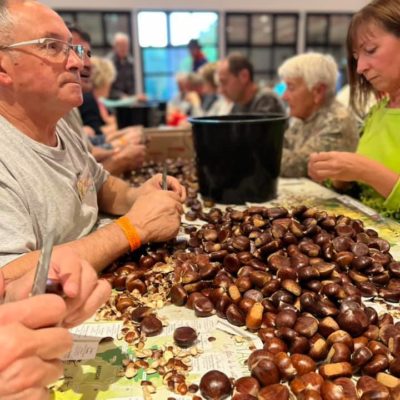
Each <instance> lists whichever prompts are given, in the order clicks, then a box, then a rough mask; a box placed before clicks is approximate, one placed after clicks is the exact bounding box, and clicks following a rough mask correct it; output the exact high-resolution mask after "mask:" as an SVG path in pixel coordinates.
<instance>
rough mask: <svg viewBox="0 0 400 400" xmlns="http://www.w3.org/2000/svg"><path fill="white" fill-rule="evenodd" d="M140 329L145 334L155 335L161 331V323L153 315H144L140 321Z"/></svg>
mask: <svg viewBox="0 0 400 400" xmlns="http://www.w3.org/2000/svg"><path fill="white" fill-rule="evenodd" d="M140 329H141V332H142V333H144V334H145V335H146V336H156V335H158V334H159V333H161V331H162V323H161V321H160V320H159V319H158V318H156V317H154V316H148V317H144V318H143V319H142V322H141V323H140Z"/></svg>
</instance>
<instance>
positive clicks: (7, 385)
mask: <svg viewBox="0 0 400 400" xmlns="http://www.w3.org/2000/svg"><path fill="white" fill-rule="evenodd" d="M0 281H2V277H1V279H0ZM0 286H1V283H0ZM66 312H67V310H66V305H65V302H64V300H63V299H62V298H61V297H59V296H56V295H52V294H46V295H41V296H35V297H32V298H29V299H25V300H20V301H16V302H14V303H9V304H3V305H1V306H0V341H1V343H2V345H1V358H0V398H1V399H2V400H25V399H30V400H43V399H47V398H49V393H48V390H47V389H46V386H47V385H49V384H50V383H52V382H54V381H56V380H57V379H58V378H59V377H60V376H61V375H62V374H63V372H64V368H63V365H62V363H61V361H59V358H61V357H62V356H63V355H64V354H65V353H67V352H68V351H69V350H70V349H71V346H72V336H71V334H70V333H69V332H68V330H67V329H65V328H60V327H55V326H56V325H58V324H59V323H60V322H61V321H62V319H63V318H64V316H65V314H66Z"/></svg>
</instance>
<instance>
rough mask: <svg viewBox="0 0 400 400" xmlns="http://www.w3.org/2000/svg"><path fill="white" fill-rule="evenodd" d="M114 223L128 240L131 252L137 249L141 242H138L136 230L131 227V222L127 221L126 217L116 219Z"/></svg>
mask: <svg viewBox="0 0 400 400" xmlns="http://www.w3.org/2000/svg"><path fill="white" fill-rule="evenodd" d="M115 223H116V224H117V225H118V226H119V227H120V228H121V229H122V231H123V232H124V235H125V236H126V238H127V239H128V242H129V246H130V248H131V251H134V250H136V249H138V248H139V247H140V246H141V245H142V242H141V240H140V237H139V235H138V233H137V230H136V228H135V227H134V226H133V225H132V223H131V221H130V220H129V218H128V217H121V218H118V219H117V220H116V221H115Z"/></svg>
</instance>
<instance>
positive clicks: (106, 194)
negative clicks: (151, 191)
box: [98, 176, 137, 215]
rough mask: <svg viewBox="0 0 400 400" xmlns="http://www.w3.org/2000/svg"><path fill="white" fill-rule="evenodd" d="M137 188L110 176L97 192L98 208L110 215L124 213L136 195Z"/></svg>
mask: <svg viewBox="0 0 400 400" xmlns="http://www.w3.org/2000/svg"><path fill="white" fill-rule="evenodd" d="M136 192H137V189H136V188H132V187H130V186H129V185H128V184H127V183H126V182H124V181H123V180H122V179H119V178H116V177H114V176H110V177H109V178H108V179H107V181H106V182H105V183H104V185H103V187H102V188H101V189H100V191H99V193H98V203H99V210H100V211H102V212H105V213H108V214H112V215H123V214H126V213H127V212H128V211H129V210H130V208H131V207H132V204H133V203H134V201H135V199H136V197H137V195H136Z"/></svg>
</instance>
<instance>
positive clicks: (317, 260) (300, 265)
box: [108, 200, 400, 400]
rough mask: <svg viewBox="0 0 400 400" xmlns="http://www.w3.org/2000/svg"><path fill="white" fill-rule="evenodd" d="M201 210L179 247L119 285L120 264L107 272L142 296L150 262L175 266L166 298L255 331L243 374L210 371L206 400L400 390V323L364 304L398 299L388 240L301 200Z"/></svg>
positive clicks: (328, 397) (368, 397)
mask: <svg viewBox="0 0 400 400" xmlns="http://www.w3.org/2000/svg"><path fill="white" fill-rule="evenodd" d="M193 201H194V200H193ZM193 204H195V203H193ZM198 214H199V215H198V216H200V217H201V218H202V219H203V220H205V222H206V223H205V224H204V225H203V226H202V227H201V228H200V229H197V228H196V227H190V228H187V233H188V235H189V239H188V241H187V244H186V245H185V246H184V248H182V247H181V248H174V249H172V250H171V251H170V252H168V254H167V253H165V250H163V251H164V253H163V252H159V253H156V252H153V253H149V254H146V255H142V256H141V258H140V260H141V261H140V260H139V261H138V262H136V263H133V264H131V267H132V268H131V270H130V271H129V272H128V273H126V274H125V276H124V277H123V278H122V280H124V284H121V282H119V279H121V277H120V275H121V274H119V275H118V273H117V271H118V269H117V270H116V271H114V272H113V273H112V274H111V276H110V275H109V276H108V279H110V281H113V280H114V282H112V283H113V286H114V287H115V288H117V289H118V290H120V291H124V290H125V291H124V292H123V293H122V294H123V295H127V293H130V292H132V291H135V290H137V291H140V293H141V295H143V296H145V295H146V291H147V289H148V285H149V283H148V278H149V277H151V276H152V272H151V271H152V268H154V267H155V266H157V265H159V264H163V263H164V264H169V265H173V266H174V268H173V272H170V273H168V274H164V275H163V279H164V281H167V282H168V283H165V284H164V286H162V287H163V288H164V289H163V290H164V291H167V287H168V294H167V297H168V300H169V301H170V302H171V303H173V304H175V305H177V306H186V307H188V308H191V309H193V310H194V313H195V314H196V316H198V317H207V316H210V315H213V314H215V313H216V314H217V315H218V316H219V317H221V318H224V319H227V320H228V321H229V322H230V323H231V324H233V325H236V326H243V327H246V328H247V329H248V330H250V331H252V332H255V333H257V334H258V335H259V337H260V338H261V340H262V341H263V343H264V348H263V349H261V350H255V351H253V352H252V354H251V355H250V357H249V359H248V368H249V376H248V377H243V378H240V379H238V380H236V381H235V382H232V381H231V380H230V379H229V378H228V377H226V376H225V375H224V374H223V373H221V372H219V371H210V372H209V373H208V374H206V375H205V376H203V378H202V380H201V382H200V391H201V394H202V396H203V397H205V398H207V399H223V398H226V397H227V396H229V395H232V396H233V397H232V398H233V399H236V400H239V399H248V400H252V399H290V398H293V396H294V397H295V398H298V399H304V400H305V399H309V400H313V399H322V400H335V399H338V400H339V399H349V400H352V399H354V400H372V399H400V385H399V384H400V380H399V378H400V323H396V322H395V321H394V319H393V316H392V315H391V314H389V313H385V314H382V315H378V313H377V311H376V310H375V309H374V308H373V307H369V306H366V305H365V303H364V302H363V298H365V299H368V300H373V299H377V298H381V299H384V300H385V301H388V302H396V303H397V302H398V301H399V300H400V263H399V262H397V261H395V260H394V259H393V257H392V256H391V254H390V252H389V250H390V246H389V243H388V242H387V241H386V240H384V239H382V238H380V237H379V236H378V234H377V232H376V231H374V230H372V229H366V228H365V227H364V225H363V223H362V221H360V220H355V219H351V218H349V217H346V216H343V215H340V216H331V215H328V213H326V212H324V211H319V210H317V209H314V208H306V207H304V206H299V207H296V208H295V209H293V210H292V211H291V212H289V211H288V210H287V209H285V208H283V207H273V208H266V207H258V206H257V207H250V208H248V209H246V210H244V211H239V210H235V209H233V208H229V207H228V208H227V209H226V211H225V212H223V211H221V210H220V209H218V208H211V209H210V210H209V212H208V213H205V212H204V211H202V210H200V211H199V212H198ZM157 254H158V255H157ZM160 254H162V256H160ZM144 260H146V262H144ZM144 264H145V265H144ZM133 278H135V279H133ZM133 280H134V281H136V283H135V285H133V286H130V287H128V283H129V282H132V281H133ZM137 280H139V281H141V282H142V283H143V285H144V286H145V287H144V286H143V285H142V284H140V282H137ZM116 282H119V283H116ZM122 294H121V295H122ZM130 312H132V310H130ZM125 315H126V314H125ZM221 374H222V375H221ZM223 375H224V376H223ZM354 377H357V381H356V382H355V380H354V379H352V378H354Z"/></svg>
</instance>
